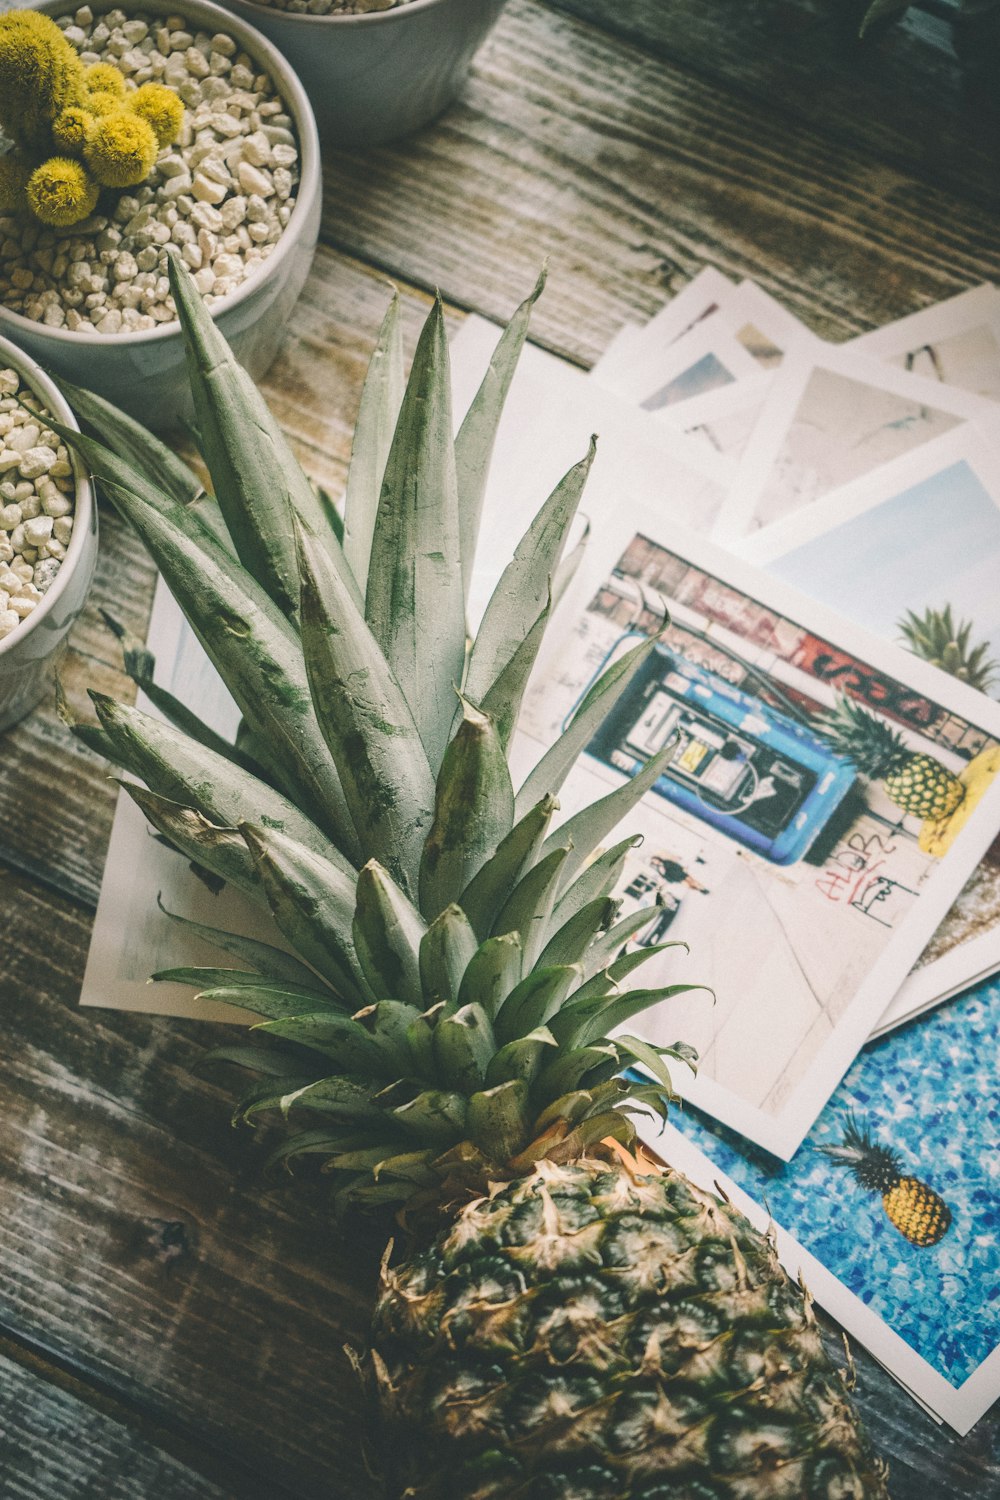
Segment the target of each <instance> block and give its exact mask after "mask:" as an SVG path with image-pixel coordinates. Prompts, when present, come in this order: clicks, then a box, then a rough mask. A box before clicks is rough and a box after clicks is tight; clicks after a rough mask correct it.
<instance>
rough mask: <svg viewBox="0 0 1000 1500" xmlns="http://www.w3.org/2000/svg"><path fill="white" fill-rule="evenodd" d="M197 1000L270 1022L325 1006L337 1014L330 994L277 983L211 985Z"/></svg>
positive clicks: (325, 1010) (324, 1008)
mask: <svg viewBox="0 0 1000 1500" xmlns="http://www.w3.org/2000/svg"><path fill="white" fill-rule="evenodd" d="M165 972H166V973H169V972H170V971H169V970H167V971H165ZM197 998H198V999H199V1000H208V1001H210V1002H216V1003H218V1004H219V1005H232V1006H235V1007H238V1008H239V1009H240V1010H250V1011H253V1013H254V1015H257V1016H264V1017H265V1018H266V1019H267V1020H269V1021H280V1020H284V1019H285V1018H286V1017H291V1016H300V1015H302V1013H303V1011H315V1009H316V1006H317V1005H320V1006H322V1007H323V1010H324V1012H327V1011H329V1012H335V1011H336V1001H335V999H334V997H333V996H332V995H331V994H330V993H329V991H327V992H326V993H325V994H318V995H317V994H315V993H314V992H312V991H306V992H305V993H303V992H302V991H300V990H293V989H279V988H278V987H277V986H276V985H274V984H265V983H263V982H262V981H260V980H258V982H257V984H256V985H251V984H218V985H212V986H209V988H207V989H203V990H202V991H201V992H200V993H199V995H198V996H197Z"/></svg>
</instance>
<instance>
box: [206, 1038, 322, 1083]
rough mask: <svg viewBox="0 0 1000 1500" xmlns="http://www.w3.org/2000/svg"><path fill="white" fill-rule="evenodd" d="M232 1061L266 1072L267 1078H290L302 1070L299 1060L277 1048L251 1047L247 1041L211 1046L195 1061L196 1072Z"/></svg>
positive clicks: (242, 1066)
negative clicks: (232, 1044) (208, 1050)
mask: <svg viewBox="0 0 1000 1500" xmlns="http://www.w3.org/2000/svg"><path fill="white" fill-rule="evenodd" d="M220 1062H224V1063H232V1064H233V1066H234V1067H237V1068H250V1069H251V1070H252V1071H253V1072H254V1073H266V1074H267V1076H268V1077H269V1078H292V1077H294V1076H295V1075H296V1074H297V1073H300V1072H301V1071H302V1064H301V1062H296V1061H294V1060H292V1059H291V1058H289V1057H288V1056H287V1055H286V1054H284V1053H282V1052H281V1051H280V1050H279V1049H278V1048H276V1047H275V1048H272V1047H253V1046H251V1045H250V1044H249V1043H247V1042H239V1043H237V1045H236V1046H224V1047H213V1048H212V1050H211V1051H210V1052H205V1053H204V1054H203V1055H202V1056H201V1057H200V1058H199V1059H198V1063H197V1070H198V1072H199V1073H200V1072H203V1071H204V1069H205V1068H210V1067H211V1066H212V1065H213V1064H214V1063H220Z"/></svg>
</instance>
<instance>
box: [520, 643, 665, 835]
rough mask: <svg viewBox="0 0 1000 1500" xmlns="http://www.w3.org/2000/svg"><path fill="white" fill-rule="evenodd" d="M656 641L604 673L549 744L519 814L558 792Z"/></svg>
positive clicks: (522, 792)
mask: <svg viewBox="0 0 1000 1500" xmlns="http://www.w3.org/2000/svg"><path fill="white" fill-rule="evenodd" d="M655 645H656V640H655V639H653V638H650V639H648V640H644V641H640V642H639V644H638V645H637V646H633V647H632V649H631V650H630V651H628V652H626V654H625V655H624V656H622V657H619V659H618V660H617V661H614V662H612V663H611V665H610V666H609V667H607V668H606V669H605V670H604V671H603V672H602V673H601V675H600V677H598V679H597V681H596V682H595V683H594V684H593V685H592V686H591V688H590V689H589V690H588V692H587V693H586V694H585V696H584V697H583V699H582V700H581V702H580V704H579V707H578V708H577V709H576V711H575V713H574V714H573V718H572V719H571V721H570V723H569V725H568V726H567V728H566V729H565V730H564V731H563V733H562V734H561V735H560V736H559V738H558V739H557V740H556V741H555V742H554V743H553V744H552V745H550V746H549V748H548V750H546V752H545V754H544V755H543V756H542V758H541V760H540V761H539V762H538V764H537V765H536V766H535V768H534V770H533V771H532V772H531V774H530V775H529V776H528V778H527V780H526V781H525V782H524V784H523V786H522V787H521V789H520V790H519V792H518V794H517V797H516V799H515V802H514V816H515V817H517V818H520V817H523V815H524V814H525V812H527V810H528V808H529V807H533V806H534V804H535V803H536V802H537V801H538V800H539V798H541V797H544V796H546V795H551V796H555V795H556V793H557V792H558V791H559V788H560V787H561V786H562V784H563V782H564V781H565V780H566V777H567V776H568V775H569V773H570V771H571V770H572V768H573V766H574V765H575V764H576V762H577V760H578V759H579V757H580V755H581V754H582V753H583V751H584V750H585V749H586V747H587V746H588V745H589V744H590V741H591V740H592V739H593V737H594V735H595V734H596V733H597V731H598V729H599V728H600V727H601V725H602V724H603V722H604V720H605V718H606V717H607V715H608V714H609V713H610V712H611V710H612V709H613V708H614V706H615V704H616V703H617V701H618V699H619V698H620V697H621V695H622V693H623V692H624V691H625V689H626V688H627V687H628V685H629V683H630V682H631V681H632V679H633V678H634V677H635V674H636V673H637V672H638V671H639V669H640V667H641V666H642V665H643V663H644V662H645V661H646V659H647V657H648V656H649V654H650V652H651V651H652V650H653V648H654V646H655Z"/></svg>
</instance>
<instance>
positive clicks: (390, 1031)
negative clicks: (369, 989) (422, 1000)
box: [354, 1000, 420, 1075]
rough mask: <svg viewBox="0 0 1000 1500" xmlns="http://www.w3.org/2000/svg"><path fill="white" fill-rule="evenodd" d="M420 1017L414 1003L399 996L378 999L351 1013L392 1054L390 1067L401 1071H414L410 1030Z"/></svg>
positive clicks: (389, 1054)
mask: <svg viewBox="0 0 1000 1500" xmlns="http://www.w3.org/2000/svg"><path fill="white" fill-rule="evenodd" d="M419 1018H420V1011H419V1010H418V1009H417V1007H416V1006H415V1005H406V1004H405V1003H404V1002H403V1001H402V1000H378V1001H376V1003H375V1004H374V1005H369V1006H366V1007H365V1009H364V1010H359V1011H358V1012H357V1013H356V1014H355V1017H354V1019H355V1020H356V1021H357V1022H358V1023H359V1024H360V1025H361V1026H363V1027H364V1028H365V1030H366V1031H367V1032H368V1033H369V1034H370V1035H371V1036H372V1037H373V1038H374V1040H375V1041H376V1042H378V1044H379V1046H380V1047H381V1048H382V1049H383V1050H384V1052H385V1053H386V1054H387V1056H389V1057H391V1059H392V1065H393V1071H395V1072H398V1073H400V1074H404V1075H405V1074H409V1073H412V1072H413V1067H414V1056H413V1048H412V1047H411V1045H410V1040H409V1032H410V1028H411V1027H412V1026H413V1024H414V1022H415V1021H417V1020H419Z"/></svg>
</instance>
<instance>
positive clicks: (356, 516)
mask: <svg viewBox="0 0 1000 1500" xmlns="http://www.w3.org/2000/svg"><path fill="white" fill-rule="evenodd" d="M405 383H406V382H405V377H404V373H403V340H402V335H401V332H400V324H399V293H398V292H396V291H393V294H392V301H391V302H390V303H389V307H388V310H387V312H386V315H385V318H384V319H383V321H382V327H381V328H380V329H379V335H378V342H377V344H376V345H375V352H374V353H373V355H372V357H371V362H370V364H369V366H368V374H367V375H366V377H365V384H364V389H363V390H362V392H361V406H360V408H359V409H358V420H357V423H356V425H355V428H354V443H353V445H352V448H351V467H350V470H349V471H348V475H347V494H346V496H345V499H344V556H345V557H346V558H347V562H348V565H349V567H350V569H351V572H352V573H353V575H354V578H355V580H356V582H357V585H358V588H359V590H360V591H361V594H362V597H363V596H364V593H365V589H366V587H367V582H368V558H369V554H370V553H371V546H372V533H373V532H374V530H375V516H376V514H377V512H378V501H379V495H380V494H381V491H382V479H383V476H384V474H385V466H386V461H387V459H388V457H389V448H390V446H391V444H392V435H393V432H394V431H395V427H396V421H397V418H398V416H399V407H400V403H401V401H402V399H403V388H404V386H405Z"/></svg>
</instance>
